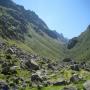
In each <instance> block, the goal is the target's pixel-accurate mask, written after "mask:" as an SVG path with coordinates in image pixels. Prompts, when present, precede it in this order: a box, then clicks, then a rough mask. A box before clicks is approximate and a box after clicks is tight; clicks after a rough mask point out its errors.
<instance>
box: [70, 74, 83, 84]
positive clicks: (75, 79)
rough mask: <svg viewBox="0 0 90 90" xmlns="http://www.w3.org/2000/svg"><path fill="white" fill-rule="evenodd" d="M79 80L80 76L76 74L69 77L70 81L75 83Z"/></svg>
mask: <svg viewBox="0 0 90 90" xmlns="http://www.w3.org/2000/svg"><path fill="white" fill-rule="evenodd" d="M80 80H81V78H80V77H79V76H78V75H77V74H75V75H73V76H72V77H71V78H70V82H75V83H77V82H78V81H80Z"/></svg>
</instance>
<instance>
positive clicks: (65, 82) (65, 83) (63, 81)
mask: <svg viewBox="0 0 90 90" xmlns="http://www.w3.org/2000/svg"><path fill="white" fill-rule="evenodd" d="M53 85H54V86H59V85H67V81H65V80H61V81H57V82H55V83H53Z"/></svg>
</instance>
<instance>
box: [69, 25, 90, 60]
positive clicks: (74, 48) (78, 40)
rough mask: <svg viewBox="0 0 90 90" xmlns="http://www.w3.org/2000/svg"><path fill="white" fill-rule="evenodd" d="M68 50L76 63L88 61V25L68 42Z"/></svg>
mask: <svg viewBox="0 0 90 90" xmlns="http://www.w3.org/2000/svg"><path fill="white" fill-rule="evenodd" d="M68 48H69V52H70V55H71V57H72V58H74V59H76V60H78V61H79V60H80V61H88V60H90V25H89V26H88V27H87V29H86V30H85V31H84V32H82V33H81V35H80V36H78V37H75V38H73V39H71V40H70V41H69V43H68Z"/></svg>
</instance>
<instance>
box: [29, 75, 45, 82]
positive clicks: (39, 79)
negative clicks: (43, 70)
mask: <svg viewBox="0 0 90 90" xmlns="http://www.w3.org/2000/svg"><path fill="white" fill-rule="evenodd" d="M31 81H32V82H42V81H43V80H42V77H40V76H39V75H37V74H33V75H32V76H31Z"/></svg>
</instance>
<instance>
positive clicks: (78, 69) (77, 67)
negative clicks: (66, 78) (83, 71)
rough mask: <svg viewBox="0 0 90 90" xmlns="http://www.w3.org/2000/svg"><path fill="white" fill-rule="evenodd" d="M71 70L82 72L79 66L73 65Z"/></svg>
mask: <svg viewBox="0 0 90 90" xmlns="http://www.w3.org/2000/svg"><path fill="white" fill-rule="evenodd" d="M70 68H71V69H72V70H75V71H80V65H79V64H74V65H71V66H70Z"/></svg>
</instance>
